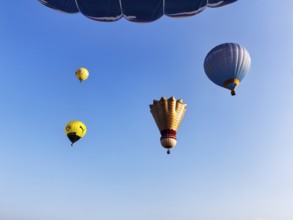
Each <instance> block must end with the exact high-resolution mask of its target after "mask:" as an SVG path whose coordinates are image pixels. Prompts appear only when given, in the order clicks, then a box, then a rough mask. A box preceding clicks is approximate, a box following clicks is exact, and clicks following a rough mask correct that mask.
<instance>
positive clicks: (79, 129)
mask: <svg viewBox="0 0 293 220" xmlns="http://www.w3.org/2000/svg"><path fill="white" fill-rule="evenodd" d="M65 133H66V135H67V137H68V138H69V140H70V141H71V146H73V144H74V143H75V142H76V141H78V140H79V139H81V138H82V137H83V136H84V135H85V134H86V126H85V124H84V123H82V122H81V121H71V122H68V123H67V125H66V127H65Z"/></svg>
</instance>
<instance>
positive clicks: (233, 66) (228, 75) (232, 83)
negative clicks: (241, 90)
mask: <svg viewBox="0 0 293 220" xmlns="http://www.w3.org/2000/svg"><path fill="white" fill-rule="evenodd" d="M250 63H251V59H250V56H249V53H248V51H247V50H246V49H245V48H244V47H243V46H241V45H239V44H235V43H225V44H221V45H218V46H216V47H215V48H213V49H212V50H211V51H210V52H209V53H208V55H207V56H206V58H205V61H204V70H205V73H206V75H207V76H208V78H209V79H210V80H211V81H212V82H214V83H215V84H217V85H218V86H221V87H224V88H226V89H229V90H231V95H236V93H235V88H236V87H237V86H238V85H239V84H240V82H241V80H242V79H243V78H244V77H245V76H246V74H247V73H248V71H249V69H250Z"/></svg>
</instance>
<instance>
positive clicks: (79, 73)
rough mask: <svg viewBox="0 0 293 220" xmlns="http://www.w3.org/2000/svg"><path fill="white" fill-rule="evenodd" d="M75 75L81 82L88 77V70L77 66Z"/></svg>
mask: <svg viewBox="0 0 293 220" xmlns="http://www.w3.org/2000/svg"><path fill="white" fill-rule="evenodd" d="M75 76H76V78H78V79H79V81H80V82H82V81H84V80H86V79H87V78H88V77H89V71H88V70H87V69H86V68H84V67H81V68H78V69H77V70H76V72H75Z"/></svg>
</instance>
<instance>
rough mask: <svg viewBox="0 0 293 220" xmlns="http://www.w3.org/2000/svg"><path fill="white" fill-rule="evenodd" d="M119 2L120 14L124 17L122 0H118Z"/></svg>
mask: <svg viewBox="0 0 293 220" xmlns="http://www.w3.org/2000/svg"><path fill="white" fill-rule="evenodd" d="M119 4H120V9H121V14H122V16H123V17H124V13H123V8H122V0H119Z"/></svg>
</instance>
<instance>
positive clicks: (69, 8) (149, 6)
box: [38, 0, 237, 22]
mask: <svg viewBox="0 0 293 220" xmlns="http://www.w3.org/2000/svg"><path fill="white" fill-rule="evenodd" d="M38 1H39V2H41V3H42V4H44V5H46V6H48V7H50V8H52V9H55V10H57V11H62V12H66V13H77V12H81V13H82V14H83V15H85V16H86V17H88V18H90V19H93V20H96V21H117V20H119V19H120V18H122V17H124V18H126V19H127V20H129V21H134V22H151V21H155V20H157V19H159V18H160V17H162V16H163V15H167V16H170V17H186V16H192V15H195V14H198V13H199V12H201V11H203V10H204V9H205V8H206V7H213V8H215V7H220V6H224V5H227V4H230V3H233V2H236V1H237V0H38Z"/></svg>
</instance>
